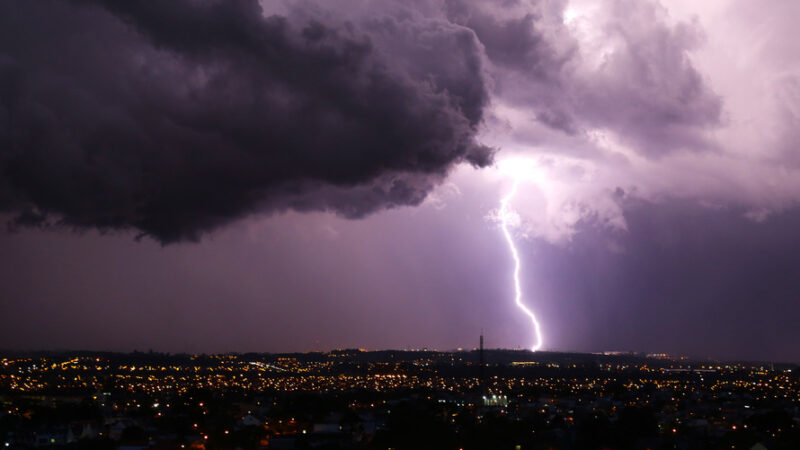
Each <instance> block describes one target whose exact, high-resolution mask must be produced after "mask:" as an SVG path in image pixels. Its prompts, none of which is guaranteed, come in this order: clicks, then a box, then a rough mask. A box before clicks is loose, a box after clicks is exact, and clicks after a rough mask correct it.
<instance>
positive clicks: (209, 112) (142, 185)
mask: <svg viewBox="0 0 800 450" xmlns="http://www.w3.org/2000/svg"><path fill="white" fill-rule="evenodd" d="M326 20H327V21H326ZM390 47H391V48H390ZM480 48H481V46H480V44H479V42H478V41H477V39H476V38H475V36H474V33H473V32H472V31H471V30H469V29H467V28H464V27H460V26H458V25H455V24H452V23H449V22H447V21H443V20H417V19H416V18H396V17H389V16H387V17H386V18H384V19H383V22H382V23H375V21H374V20H373V21H372V23H367V22H366V21H361V22H354V21H347V20H341V19H337V18H336V17H335V15H331V14H329V15H327V16H326V15H325V14H318V15H316V16H311V15H307V16H305V17H299V16H297V15H269V14H266V13H264V11H262V9H261V8H260V6H259V5H258V3H257V2H256V1H250V0H237V1H208V2H199V1H198V2H195V1H188V0H187V1H183V0H182V1H175V2H138V1H135V2H129V1H77V2H67V1H64V0H50V1H42V2H27V1H8V2H3V3H2V5H0V99H1V100H0V117H2V121H1V123H0V139H2V140H1V141H0V143H1V144H2V146H1V147H0V210H5V211H7V212H8V211H11V212H15V213H16V214H17V217H16V219H15V222H16V223H17V224H22V225H32V224H42V223H50V222H52V220H51V219H49V217H53V216H54V217H55V218H56V219H55V220H56V223H59V224H64V225H67V226H74V227H78V228H83V227H95V228H99V229H135V230H139V231H140V232H142V233H143V234H146V235H150V236H152V237H154V238H155V239H157V240H160V241H162V242H170V241H177V240H184V239H195V238H197V237H198V236H199V235H201V234H202V233H203V232H206V231H208V230H211V229H214V228H216V227H218V226H220V225H222V224H224V223H226V222H229V221H231V220H234V219H236V218H239V217H242V216H244V215H246V214H250V213H253V212H272V211H280V210H285V209H290V208H292V209H297V210H332V211H335V212H337V213H340V214H343V215H344V216H347V217H360V216H363V215H365V214H368V213H370V212H372V211H375V210H379V209H382V208H390V207H394V206H398V205H416V204H419V203H421V202H422V201H423V200H424V198H425V195H426V193H427V192H428V191H429V190H430V189H431V188H432V187H433V186H434V185H436V184H437V183H438V182H439V181H440V180H441V179H442V177H443V176H444V175H445V174H446V173H447V171H448V170H449V169H450V167H451V166H453V165H454V164H456V163H459V162H464V161H466V162H469V163H472V164H474V165H477V166H485V165H487V164H489V163H490V162H491V159H492V153H493V151H492V149H490V148H488V147H486V146H483V145H481V144H480V143H478V142H476V140H475V134H476V132H477V130H478V127H479V125H480V123H481V120H482V117H483V110H484V108H485V107H486V105H487V102H488V91H487V84H486V81H485V79H484V71H483V67H482V65H483V61H482V53H481V51H480Z"/></svg>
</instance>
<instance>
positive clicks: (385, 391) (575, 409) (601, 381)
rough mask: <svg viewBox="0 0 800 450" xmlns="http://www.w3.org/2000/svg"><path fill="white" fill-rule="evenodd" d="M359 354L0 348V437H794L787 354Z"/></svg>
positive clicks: (533, 444) (540, 442)
mask: <svg viewBox="0 0 800 450" xmlns="http://www.w3.org/2000/svg"><path fill="white" fill-rule="evenodd" d="M478 361H479V357H478V352H476V351H472V352H469V351H467V352H429V351H381V352H363V351H358V350H352V351H349V350H346V351H335V352H330V353H304V354H281V355H276V354H243V355H237V354H229V355H164V354H158V353H133V354H127V355H126V354H109V353H70V354H66V353H63V354H62V353H59V354H35V355H34V354H24V355H22V354H10V353H7V354H6V355H5V356H4V357H0V403H2V405H0V406H2V409H1V410H0V445H2V446H4V448H87V449H93V448H97V449H105V448H109V449H110V448H128V449H133V448H154V449H155V448H209V449H211V448H269V449H310V448H314V449H344V448H352V449H389V448H392V449H460V448H463V449H499V450H500V449H549V448H555V449H594V448H623V449H627V448H636V449H639V448H641V449H646V448H650V449H661V448H679V449H695V448H697V449H706V448H712V449H716V448H720V449H722V448H725V449H731V448H740V449H751V448H755V449H759V450H760V449H762V448H767V449H798V448H800V410H798V406H800V377H798V374H799V373H800V371H799V370H797V369H796V367H795V366H792V365H781V366H772V365H762V364H745V363H720V362H713V361H688V360H685V359H670V358H665V357H663V356H654V357H645V356H643V355H641V356H637V355H589V354H562V353H536V354H533V353H530V352H523V351H509V350H490V351H487V352H486V354H485V361H486V364H485V365H484V367H481V365H480V364H479V362H478Z"/></svg>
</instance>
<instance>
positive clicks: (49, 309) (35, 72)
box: [0, 0, 800, 361]
mask: <svg viewBox="0 0 800 450" xmlns="http://www.w3.org/2000/svg"><path fill="white" fill-rule="evenodd" d="M798 18H800V3H798V2H791V1H778V0H774V1H764V2H752V1H749V0H733V1H721V0H720V1H704V2H698V1H690V0H602V1H595V0H512V1H506V0H489V1H477V0H476V1H467V0H413V1H397V0H355V1H352V2H340V1H334V2H331V1H316V0H309V1H305V0H304V1H266V0H265V1H260V2H259V1H256V0H236V1H222V0H208V1H199V0H197V1H195V0H175V1H170V2H135V1H122V0H80V1H68V0H42V1H36V2H32V1H28V0H7V1H3V2H0V220H2V222H3V223H4V224H5V225H6V227H7V232H2V233H0V317H1V318H3V319H2V320H3V325H2V326H0V347H2V348H8V349H56V348H66V349H110V350H132V349H140V350H146V349H149V348H152V349H157V350H164V351H189V352H194V351H205V352H217V351H240V352H244V351H292V350H327V349H330V348H346V347H365V348H371V349H378V348H422V347H428V348H439V349H454V348H459V347H462V348H471V347H473V346H475V345H476V343H477V336H478V334H479V333H480V330H481V329H483V330H484V333H485V335H486V339H487V346H489V347H508V348H531V347H532V346H533V347H534V348H538V347H539V346H541V345H542V344H544V345H543V347H542V349H546V350H565V351H605V350H634V351H644V352H667V353H674V354H686V355H691V356H701V357H717V358H751V359H772V360H784V361H800V347H798V346H797V345H796V343H797V342H799V341H800V327H797V319H798V318H800V237H799V236H798V231H797V230H799V229H800V203H798V201H800V131H798V130H800V106H799V105H800V40H798V39H796V38H795V34H796V33H795V28H796V23H797V19H798ZM512 197H513V198H512ZM532 322H533V323H532ZM539 325H541V330H540V327H539Z"/></svg>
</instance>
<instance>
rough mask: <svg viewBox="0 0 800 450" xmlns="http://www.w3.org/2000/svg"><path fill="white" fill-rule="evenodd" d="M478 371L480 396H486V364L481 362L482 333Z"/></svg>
mask: <svg viewBox="0 0 800 450" xmlns="http://www.w3.org/2000/svg"><path fill="white" fill-rule="evenodd" d="M478 370H479V376H480V384H481V394H483V395H486V364H485V362H484V360H483V331H481V340H480V347H479V350H478Z"/></svg>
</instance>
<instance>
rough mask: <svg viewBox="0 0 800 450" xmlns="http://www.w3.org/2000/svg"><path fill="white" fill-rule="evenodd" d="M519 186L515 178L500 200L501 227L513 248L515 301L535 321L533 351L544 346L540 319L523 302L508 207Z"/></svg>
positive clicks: (517, 257) (517, 259)
mask: <svg viewBox="0 0 800 450" xmlns="http://www.w3.org/2000/svg"><path fill="white" fill-rule="evenodd" d="M518 187H519V179H516V180H514V186H513V187H512V188H511V191H510V192H509V193H508V194H506V196H505V197H503V199H502V200H500V223H501V228H502V229H503V234H504V235H505V237H506V241H507V242H508V248H509V249H510V250H511V257H512V258H514V302H515V303H516V304H517V306H518V307H519V309H521V310H522V311H523V312H524V313H525V314H526V315H527V316H528V317H530V318H531V321H532V322H533V330H534V332H535V334H536V343H535V344H534V345H533V347H531V350H532V351H534V352H535V351H537V350H539V349H540V348H542V332H541V330H540V329H539V321H537V320H536V315H535V314H534V313H533V311H531V310H530V309H528V307H527V306H525V304H524V303H522V287H521V286H520V282H519V270H520V265H521V263H520V260H519V252H517V247H516V246H515V245H514V239H513V238H512V237H511V232H510V231H509V230H508V222H509V219H510V215H511V213H510V211H509V209H508V203H509V202H510V201H511V199H512V198H514V195H515V194H516V193H517V188H518Z"/></svg>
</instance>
